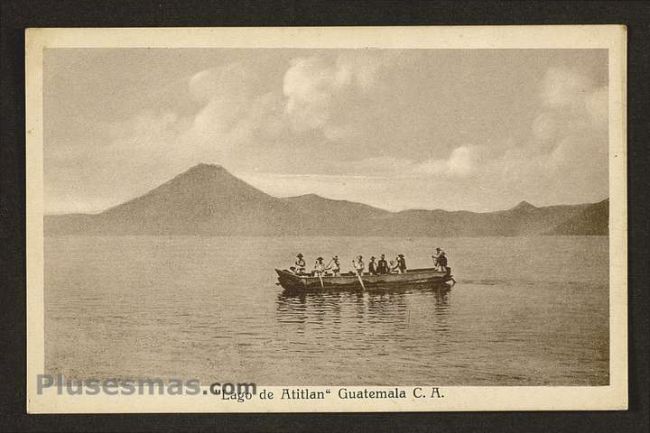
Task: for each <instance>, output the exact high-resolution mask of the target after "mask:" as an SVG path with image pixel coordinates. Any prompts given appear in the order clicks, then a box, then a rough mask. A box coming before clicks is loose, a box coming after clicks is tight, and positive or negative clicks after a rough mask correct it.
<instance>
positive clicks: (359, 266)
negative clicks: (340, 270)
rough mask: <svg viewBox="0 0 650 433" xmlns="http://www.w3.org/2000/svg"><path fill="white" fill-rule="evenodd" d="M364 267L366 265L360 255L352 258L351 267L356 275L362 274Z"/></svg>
mask: <svg viewBox="0 0 650 433" xmlns="http://www.w3.org/2000/svg"><path fill="white" fill-rule="evenodd" d="M365 267H366V266H365V265H364V264H363V257H362V256H357V258H356V259H354V260H352V268H353V269H354V272H356V273H357V275H363V270H364V269H365Z"/></svg>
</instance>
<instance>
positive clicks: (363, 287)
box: [355, 272, 366, 291]
mask: <svg viewBox="0 0 650 433" xmlns="http://www.w3.org/2000/svg"><path fill="white" fill-rule="evenodd" d="M355 273H356V274H357V278H358V279H359V283H361V288H362V289H363V290H364V291H365V290H366V286H364V285H363V280H362V279H361V275H359V273H358V272H355Z"/></svg>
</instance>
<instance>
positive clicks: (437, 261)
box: [431, 247, 447, 271]
mask: <svg viewBox="0 0 650 433" xmlns="http://www.w3.org/2000/svg"><path fill="white" fill-rule="evenodd" d="M431 257H433V265H434V266H435V267H436V269H438V270H440V271H446V270H447V255H446V254H445V252H444V251H443V250H442V248H440V247H438V248H436V253H435V254H434V255H433V256H431Z"/></svg>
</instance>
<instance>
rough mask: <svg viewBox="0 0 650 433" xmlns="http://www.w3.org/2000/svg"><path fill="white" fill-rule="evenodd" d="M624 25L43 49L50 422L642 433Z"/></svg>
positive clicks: (38, 152) (34, 229) (124, 33)
mask: <svg viewBox="0 0 650 433" xmlns="http://www.w3.org/2000/svg"><path fill="white" fill-rule="evenodd" d="M625 77H626V29H625V27H623V26H614V25H611V26H507V27H358V28H357V27H345V28H344V27H341V28H336V27H332V28H323V27H313V28H157V29H152V28H140V29H135V28H123V29H115V28H114V29H89V28H87V29H29V30H27V33H26V104H27V125H26V137H27V148H26V158H27V166H26V167H27V170H26V172H27V178H26V183H27V255H28V257H27V277H28V287H27V306H28V323H27V326H28V369H27V371H28V375H27V378H26V379H27V385H28V386H27V387H28V399H27V410H28V411H29V412H30V413H102V412H351V411H354V412H358V411H460V410H462V411H494V410H508V411H509V410H624V409H626V408H627V389H628V382H627V266H626V262H627V248H626V238H627V223H626V220H627V199H626V135H625V134H626V132H625V122H626V117H625V112H626V81H625V80H626V78H625Z"/></svg>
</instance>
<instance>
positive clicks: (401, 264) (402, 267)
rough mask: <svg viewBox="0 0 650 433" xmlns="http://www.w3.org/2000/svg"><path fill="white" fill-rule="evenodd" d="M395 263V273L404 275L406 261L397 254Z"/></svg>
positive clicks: (402, 255) (402, 256)
mask: <svg viewBox="0 0 650 433" xmlns="http://www.w3.org/2000/svg"><path fill="white" fill-rule="evenodd" d="M395 261H396V262H397V272H399V273H400V274H405V273H406V259H405V258H404V254H398V255H397V259H396V260H395Z"/></svg>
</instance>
